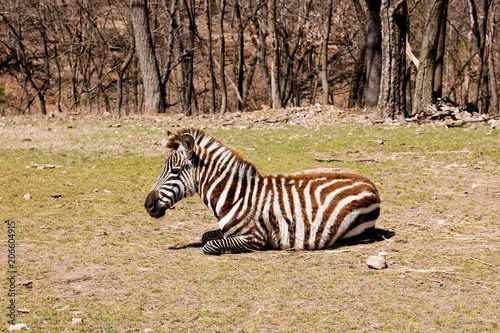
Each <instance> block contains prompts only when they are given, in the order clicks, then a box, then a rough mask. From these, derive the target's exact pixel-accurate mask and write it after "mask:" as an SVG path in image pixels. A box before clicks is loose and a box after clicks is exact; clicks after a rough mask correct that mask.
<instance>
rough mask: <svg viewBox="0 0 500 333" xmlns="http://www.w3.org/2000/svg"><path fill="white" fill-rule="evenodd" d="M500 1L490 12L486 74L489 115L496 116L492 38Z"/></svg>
mask: <svg viewBox="0 0 500 333" xmlns="http://www.w3.org/2000/svg"><path fill="white" fill-rule="evenodd" d="M499 4H500V1H497V3H496V5H495V7H493V8H494V9H493V10H492V12H491V18H490V25H489V40H488V41H489V45H488V75H489V79H490V82H489V88H490V92H489V95H490V111H489V115H490V116H492V117H496V116H498V115H499V114H500V110H499V105H498V88H497V79H496V73H495V55H494V52H495V48H494V43H493V40H494V39H495V25H496V13H497V10H498V6H499Z"/></svg>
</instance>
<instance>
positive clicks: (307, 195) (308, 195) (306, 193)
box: [304, 180, 314, 225]
mask: <svg viewBox="0 0 500 333" xmlns="http://www.w3.org/2000/svg"><path fill="white" fill-rule="evenodd" d="M313 181H314V180H311V181H309V182H308V183H307V186H306V188H305V189H304V197H305V199H306V215H307V223H308V224H309V225H311V224H312V222H313V220H312V202H311V183H312V182H313Z"/></svg>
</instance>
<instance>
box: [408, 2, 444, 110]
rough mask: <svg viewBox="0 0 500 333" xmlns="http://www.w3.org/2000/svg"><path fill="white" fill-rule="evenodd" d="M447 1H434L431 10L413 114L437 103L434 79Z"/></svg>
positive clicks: (423, 43)
mask: <svg viewBox="0 0 500 333" xmlns="http://www.w3.org/2000/svg"><path fill="white" fill-rule="evenodd" d="M446 4H447V0H434V1H433V3H432V5H431V8H430V9H429V16H428V18H427V23H426V27H425V34H424V40H423V42H422V48H421V51H420V57H419V66H418V71H417V77H416V79H415V93H414V95H413V110H412V113H413V114H415V113H418V112H420V111H422V110H423V109H425V108H426V107H427V106H428V105H430V104H433V103H434V102H435V93H434V77H435V71H436V56H437V48H438V41H439V36H440V34H439V32H440V31H439V30H440V26H441V20H442V19H443V14H444V12H445V6H446Z"/></svg>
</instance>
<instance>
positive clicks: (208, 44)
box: [205, 0, 216, 113]
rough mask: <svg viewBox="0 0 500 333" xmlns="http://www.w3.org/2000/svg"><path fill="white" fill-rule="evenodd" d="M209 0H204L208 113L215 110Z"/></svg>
mask: <svg viewBox="0 0 500 333" xmlns="http://www.w3.org/2000/svg"><path fill="white" fill-rule="evenodd" d="M210 7H211V0H205V13H206V15H207V48H208V57H207V62H208V77H209V80H210V96H209V99H210V113H214V112H215V84H216V83H215V75H214V62H213V58H212V18H211V16H212V15H211V8H210Z"/></svg>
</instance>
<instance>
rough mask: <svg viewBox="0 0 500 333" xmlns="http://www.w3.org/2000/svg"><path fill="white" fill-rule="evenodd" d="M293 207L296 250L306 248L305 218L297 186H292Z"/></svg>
mask: <svg viewBox="0 0 500 333" xmlns="http://www.w3.org/2000/svg"><path fill="white" fill-rule="evenodd" d="M292 195H293V205H294V208H295V245H294V248H296V249H303V248H304V237H305V235H304V218H303V216H302V205H301V204H300V198H299V193H298V192H297V189H296V188H295V186H292Z"/></svg>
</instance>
